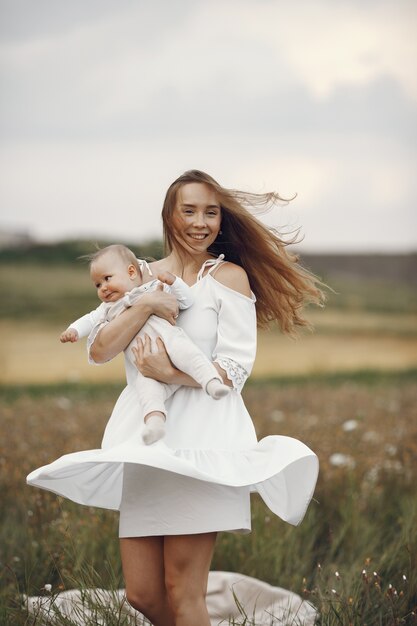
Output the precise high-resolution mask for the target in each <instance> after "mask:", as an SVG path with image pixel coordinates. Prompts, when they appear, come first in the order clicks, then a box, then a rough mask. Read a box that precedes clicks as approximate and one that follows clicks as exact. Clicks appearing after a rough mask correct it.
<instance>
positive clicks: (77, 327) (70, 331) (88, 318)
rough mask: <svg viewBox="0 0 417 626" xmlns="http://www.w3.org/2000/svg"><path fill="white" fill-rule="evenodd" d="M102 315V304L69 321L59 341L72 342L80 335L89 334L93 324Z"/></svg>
mask: <svg viewBox="0 0 417 626" xmlns="http://www.w3.org/2000/svg"><path fill="white" fill-rule="evenodd" d="M101 317H102V305H100V306H99V307H97V309H95V310H94V311H91V312H90V313H87V314H86V315H83V316H82V317H80V318H79V319H78V320H75V322H71V324H70V325H69V326H68V328H67V329H66V330H64V332H63V333H62V334H61V336H60V338H59V340H60V342H61V343H68V341H70V342H71V343H74V342H76V341H78V339H80V337H86V336H87V335H89V334H90V332H91V331H92V329H93V328H94V326H95V325H96V324H97V323H98V322H99V320H100V319H101Z"/></svg>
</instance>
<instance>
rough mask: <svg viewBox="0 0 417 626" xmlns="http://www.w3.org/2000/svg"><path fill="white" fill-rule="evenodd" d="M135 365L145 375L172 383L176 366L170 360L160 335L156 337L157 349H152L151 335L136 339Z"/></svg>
mask: <svg viewBox="0 0 417 626" xmlns="http://www.w3.org/2000/svg"><path fill="white" fill-rule="evenodd" d="M132 351H133V354H134V357H135V365H136V367H137V368H138V370H139V371H140V373H141V374H142V375H143V376H147V377H148V378H154V379H155V380H159V381H160V382H162V383H170V382H171V379H172V376H173V374H174V373H175V368H174V367H173V365H172V363H171V361H170V360H169V356H168V353H167V351H166V349H165V344H164V342H163V341H162V339H161V338H160V337H157V339H156V350H155V344H154V351H152V343H151V338H150V337H149V335H145V337H144V339H143V340H142V339H141V338H140V337H138V338H137V340H136V347H133V348H132Z"/></svg>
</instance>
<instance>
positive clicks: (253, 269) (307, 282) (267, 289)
mask: <svg viewBox="0 0 417 626" xmlns="http://www.w3.org/2000/svg"><path fill="white" fill-rule="evenodd" d="M188 183H202V184H204V185H207V186H208V187H209V188H210V189H212V190H213V191H214V192H215V194H216V196H217V199H218V202H219V204H220V208H221V218H222V219H221V234H220V233H219V235H218V236H217V238H216V240H215V242H214V243H213V244H212V245H211V246H210V248H209V249H208V252H209V253H211V254H213V255H216V256H217V255H219V254H222V253H223V254H224V255H225V258H226V260H227V261H231V262H232V263H236V264H237V265H240V266H241V267H243V269H244V270H245V271H246V273H247V275H248V278H249V283H250V286H251V289H252V291H253V292H254V294H255V296H256V300H257V302H256V311H257V321H258V326H259V327H261V328H262V327H266V326H268V324H269V323H270V322H273V321H274V322H277V324H278V325H279V327H280V328H281V330H282V331H283V332H284V333H286V334H289V335H296V330H297V327H302V326H307V327H309V326H310V324H309V322H308V321H307V320H306V319H305V318H304V317H303V308H304V306H305V305H306V304H308V303H314V304H317V305H319V306H322V305H323V303H324V300H325V297H324V294H323V291H322V290H321V287H324V286H325V285H323V283H322V282H321V281H320V280H319V279H318V278H317V276H315V275H314V274H312V273H311V272H309V271H308V270H306V269H305V268H303V267H302V266H301V265H300V264H299V258H298V256H297V255H296V254H293V253H292V252H290V251H289V250H288V249H287V246H288V245H289V244H293V243H295V242H297V240H298V239H297V237H298V231H297V232H296V233H295V235H294V236H293V237H292V239H290V240H289V241H284V239H283V238H282V237H280V236H279V234H278V233H277V232H276V231H275V230H273V229H269V228H268V227H266V226H264V225H263V224H261V222H260V221H259V220H258V219H257V218H256V217H255V216H254V215H253V214H252V213H251V212H250V211H252V212H253V213H257V214H258V215H259V214H260V213H264V212H266V211H268V209H269V208H270V207H271V206H273V205H275V204H277V203H278V202H280V201H282V200H284V199H283V198H281V197H280V196H279V195H278V194H277V193H275V192H270V193H263V194H254V193H247V192H243V191H238V190H235V189H225V188H224V187H221V185H219V183H217V182H216V181H215V180H214V178H212V177H211V176H209V175H208V174H205V173H204V172H201V171H199V170H189V171H187V172H185V173H184V174H182V175H181V176H180V177H179V178H177V179H176V180H175V181H174V182H173V183H172V185H170V187H169V188H168V191H167V193H166V196H165V200H164V204H163V208H162V222H163V229H164V245H165V252H166V253H167V254H170V253H171V252H172V250H174V249H180V250H181V251H182V252H183V253H184V252H186V251H185V249H184V248H183V246H182V245H181V243H180V242H179V241H178V239H177V237H176V236H175V231H174V228H173V225H172V215H173V212H174V209H175V206H176V202H177V195H178V191H179V189H180V188H181V187H182V186H183V185H186V184H188Z"/></svg>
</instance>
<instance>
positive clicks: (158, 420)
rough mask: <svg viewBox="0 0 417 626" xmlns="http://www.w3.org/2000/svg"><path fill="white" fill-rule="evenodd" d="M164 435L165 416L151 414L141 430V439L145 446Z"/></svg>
mask: <svg viewBox="0 0 417 626" xmlns="http://www.w3.org/2000/svg"><path fill="white" fill-rule="evenodd" d="M163 437H165V418H164V417H163V416H162V415H151V416H150V417H148V419H147V420H146V423H145V428H144V429H143V431H142V439H143V441H144V443H146V445H147V446H149V445H150V444H151V443H155V441H159V440H160V439H162V438H163Z"/></svg>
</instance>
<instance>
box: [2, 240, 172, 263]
mask: <svg viewBox="0 0 417 626" xmlns="http://www.w3.org/2000/svg"><path fill="white" fill-rule="evenodd" d="M111 243H124V244H125V245H127V246H128V247H129V248H130V249H131V250H133V252H134V253H135V254H136V256H138V257H139V258H141V259H148V258H149V259H160V258H161V257H162V256H163V243H162V241H161V240H159V239H154V240H152V241H147V242H145V243H140V244H132V243H127V242H125V241H118V242H114V241H104V240H99V241H93V240H85V241H83V240H66V241H58V242H53V243H30V244H28V245H18V246H12V247H8V248H3V249H1V250H0V263H2V264H4V263H22V264H23V263H40V264H45V265H51V264H53V265H67V264H73V263H74V262H76V261H77V259H79V257H80V256H83V255H85V254H90V253H91V252H94V251H95V250H97V249H98V248H104V247H105V246H108V245H110V244H111Z"/></svg>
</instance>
